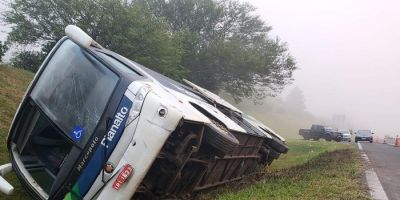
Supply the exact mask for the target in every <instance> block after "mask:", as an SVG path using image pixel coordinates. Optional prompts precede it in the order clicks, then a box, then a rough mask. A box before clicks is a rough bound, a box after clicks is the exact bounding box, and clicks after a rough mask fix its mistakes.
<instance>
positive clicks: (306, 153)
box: [197, 140, 369, 200]
mask: <svg viewBox="0 0 400 200" xmlns="http://www.w3.org/2000/svg"><path fill="white" fill-rule="evenodd" d="M288 145H289V148H290V150H289V152H288V154H286V155H282V156H281V157H280V158H279V159H278V160H276V161H274V162H273V163H272V165H271V166H270V167H269V168H268V169H266V170H265V172H264V173H261V174H256V175H254V176H252V177H249V178H246V179H244V180H242V181H239V182H236V183H231V184H227V185H226V186H223V187H220V188H218V189H215V190H212V191H208V192H207V193H202V194H199V196H198V197H197V199H218V200H228V199H252V200H255V199H260V200H261V199H369V197H368V192H367V188H366V186H364V185H363V184H362V183H361V180H362V176H363V171H364V170H363V165H362V160H361V159H360V157H359V154H358V152H357V150H356V149H355V148H354V146H352V145H349V144H343V143H336V142H324V141H322V142H315V141H303V140H290V141H288Z"/></svg>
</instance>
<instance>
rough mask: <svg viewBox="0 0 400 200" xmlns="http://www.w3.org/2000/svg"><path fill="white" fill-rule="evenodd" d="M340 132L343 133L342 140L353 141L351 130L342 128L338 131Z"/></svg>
mask: <svg viewBox="0 0 400 200" xmlns="http://www.w3.org/2000/svg"><path fill="white" fill-rule="evenodd" d="M338 132H339V134H340V135H341V138H342V141H348V142H351V134H350V131H349V130H347V129H341V130H339V131H338Z"/></svg>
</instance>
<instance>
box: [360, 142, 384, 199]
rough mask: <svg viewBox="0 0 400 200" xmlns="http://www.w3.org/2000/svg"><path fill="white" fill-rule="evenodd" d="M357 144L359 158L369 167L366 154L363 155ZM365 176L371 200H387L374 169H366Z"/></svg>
mask: <svg viewBox="0 0 400 200" xmlns="http://www.w3.org/2000/svg"><path fill="white" fill-rule="evenodd" d="M357 144H358V149H360V150H361V157H362V158H364V160H365V161H366V162H367V163H368V164H369V166H370V161H369V159H368V156H367V154H365V152H364V151H363V148H362V146H361V143H357ZM369 166H368V167H369ZM365 176H366V178H367V183H368V187H369V193H370V194H371V197H372V199H376V200H388V197H387V195H386V193H385V190H383V187H382V184H381V182H380V181H379V178H378V176H377V175H376V173H375V170H374V168H372V167H370V168H369V169H367V170H366V171H365Z"/></svg>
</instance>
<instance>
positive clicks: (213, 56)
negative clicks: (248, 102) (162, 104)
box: [136, 0, 296, 100]
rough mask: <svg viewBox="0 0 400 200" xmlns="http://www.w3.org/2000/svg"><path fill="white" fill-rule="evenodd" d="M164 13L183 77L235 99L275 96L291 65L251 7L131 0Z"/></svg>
mask: <svg viewBox="0 0 400 200" xmlns="http://www.w3.org/2000/svg"><path fill="white" fill-rule="evenodd" d="M136 2H137V3H141V4H142V5H144V6H146V7H148V8H149V9H150V10H152V12H153V13H154V15H156V16H159V17H164V18H165V19H166V20H167V21H168V23H169V26H170V29H171V30H172V31H175V32H179V31H181V32H182V31H183V32H185V33H186V34H185V37H183V39H182V47H183V49H184V52H185V53H184V56H183V57H182V65H184V66H185V67H187V69H188V76H189V77H188V78H189V79H191V80H192V81H194V82H195V83H198V84H200V85H201V86H203V87H205V88H208V89H211V90H212V91H214V92H217V93H218V92H219V91H221V90H224V91H226V92H228V93H230V94H231V95H232V96H233V97H234V99H235V100H240V99H242V98H244V97H253V98H256V99H260V98H263V97H265V96H266V95H272V96H273V95H275V94H277V93H279V92H280V91H281V90H282V88H283V87H284V86H285V85H286V84H288V83H290V81H291V80H292V72H293V71H294V70H295V69H296V66H295V61H294V59H293V57H292V56H291V55H290V54H289V53H288V49H287V48H286V44H285V43H282V42H281V41H280V40H279V39H277V38H276V39H271V38H269V36H268V33H269V31H270V30H271V27H270V26H267V25H266V24H265V23H264V22H263V21H262V20H261V19H260V18H259V16H257V15H254V13H253V11H254V10H255V8H254V7H253V6H251V5H249V4H247V3H240V2H239V1H234V0H231V1H230V0H136Z"/></svg>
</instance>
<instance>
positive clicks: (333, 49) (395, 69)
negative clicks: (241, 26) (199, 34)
mask: <svg viewBox="0 0 400 200" xmlns="http://www.w3.org/2000/svg"><path fill="white" fill-rule="evenodd" d="M248 2H249V3H251V4H252V5H254V6H255V7H256V8H257V11H256V13H257V14H259V15H261V17H262V18H263V19H264V20H265V21H266V22H267V23H268V24H269V25H271V26H272V27H273V31H272V34H273V35H277V36H279V37H280V38H281V39H282V40H283V41H286V42H287V43H288V46H289V49H290V52H291V53H292V55H293V56H294V57H295V58H296V60H297V63H298V67H299V68H300V70H297V71H296V72H295V75H294V78H295V81H294V83H293V85H292V86H290V87H288V88H287V90H290V88H293V87H295V86H298V87H299V88H301V89H302V90H303V93H304V96H305V100H306V107H307V110H308V111H309V112H311V113H313V114H315V115H317V116H324V117H330V116H332V115H341V114H343V115H345V116H346V120H348V121H350V122H351V123H352V124H353V125H354V127H350V128H354V129H372V130H373V131H375V132H376V133H377V135H381V136H383V135H384V134H390V135H397V134H400V123H399V122H400V91H399V89H400V79H399V78H398V76H399V75H400V12H399V9H400V1H396V0H385V1H378V0H375V1H373V0H351V1H349V0H324V1H321V0H251V1H248Z"/></svg>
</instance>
